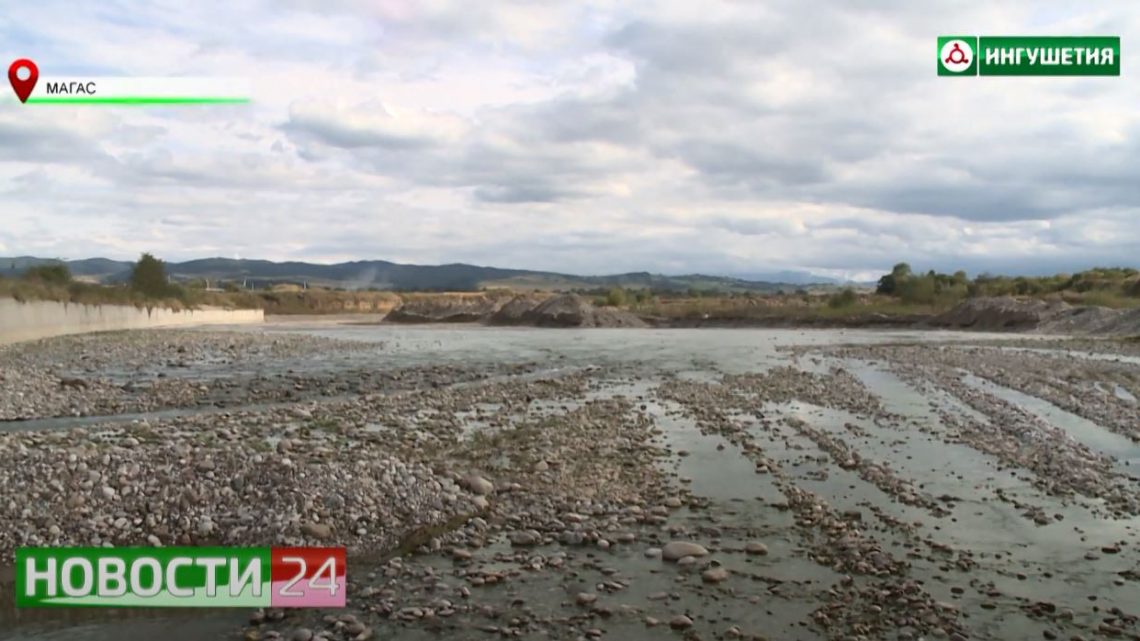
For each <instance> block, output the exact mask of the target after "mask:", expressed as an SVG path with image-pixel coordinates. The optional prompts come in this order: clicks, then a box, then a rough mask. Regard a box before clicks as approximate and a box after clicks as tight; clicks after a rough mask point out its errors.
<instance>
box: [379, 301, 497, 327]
mask: <svg viewBox="0 0 1140 641" xmlns="http://www.w3.org/2000/svg"><path fill="white" fill-rule="evenodd" d="M501 305H502V300H500V299H494V298H489V297H487V296H425V297H422V298H412V299H409V300H406V301H404V302H403V303H402V304H401V305H400V306H399V307H397V308H396V309H393V310H392V311H391V312H388V315H387V316H385V317H384V321H385V322H390V323H475V322H478V321H481V320H485V319H487V318H489V317H490V316H491V315H492V314H494V313H495V312H497V311H498V310H499V307H500V306H501Z"/></svg>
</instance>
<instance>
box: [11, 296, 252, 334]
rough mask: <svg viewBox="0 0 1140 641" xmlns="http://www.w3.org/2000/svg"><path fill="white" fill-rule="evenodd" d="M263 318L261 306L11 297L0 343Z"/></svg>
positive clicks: (246, 322)
mask: <svg viewBox="0 0 1140 641" xmlns="http://www.w3.org/2000/svg"><path fill="white" fill-rule="evenodd" d="M264 321H265V313H264V312H263V311H262V310H260V309H238V310H225V309H198V310H187V311H181V312H176V311H174V310H171V309H165V308H153V309H150V310H147V309H138V308H136V307H129V306H121V305H76V304H74V303H56V302H51V301H31V302H26V303H21V302H19V301H17V300H14V299H11V298H0V345H3V344H6V343H17V342H20V341H30V340H35V339H37V338H47V337H49V336H60V335H63V334H81V333H84V332H105V331H112V330H121V329H149V328H154V327H185V326H188V325H233V324H249V323H261V322H264Z"/></svg>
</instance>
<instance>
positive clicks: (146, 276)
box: [131, 254, 170, 298]
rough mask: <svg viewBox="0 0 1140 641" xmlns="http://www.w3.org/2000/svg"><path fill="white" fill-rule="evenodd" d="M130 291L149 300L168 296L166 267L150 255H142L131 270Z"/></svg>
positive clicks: (168, 285) (168, 286)
mask: <svg viewBox="0 0 1140 641" xmlns="http://www.w3.org/2000/svg"><path fill="white" fill-rule="evenodd" d="M131 289H134V290H135V291H137V292H139V293H141V294H143V295H144V296H147V297H149V298H162V297H164V296H166V295H168V294H169V292H170V284H169V283H168V282H167V280H166V265H165V264H164V263H163V262H162V261H161V260H159V259H157V258H155V257H154V256H152V255H151V254H143V255H142V257H141V258H139V262H137V263H135V266H134V269H132V270H131Z"/></svg>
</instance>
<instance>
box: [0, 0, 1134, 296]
mask: <svg viewBox="0 0 1140 641" xmlns="http://www.w3.org/2000/svg"><path fill="white" fill-rule="evenodd" d="M1079 4H1084V5H1086V6H1087V8H1080V9H1077V8H1074V7H1076V6H1078V5H1079ZM940 34H979V35H1001V34H1027V35H1032V34H1049V35H1119V36H1121V38H1122V49H1123V53H1122V58H1123V60H1122V69H1123V71H1122V74H1123V75H1122V76H1121V77H1119V78H1083V79H1082V78H939V77H938V76H937V75H936V67H935V58H936V52H935V49H936V47H935V41H936V37H937V36H938V35H940ZM1133 36H1140V6H1137V5H1136V3H1135V2H1133V1H1131V0H1118V1H1107V0H1106V1H1104V2H1097V3H1073V2H1049V1H1043V0H1015V1H1008V2H1001V3H994V2H979V1H977V0H974V1H971V2H948V1H942V0H933V1H924V2H910V1H904V0H834V1H830V2H824V1H816V2H803V1H801V0H774V1H767V0H754V1H753V0H747V1H746V0H736V1H731V2H717V1H715V0H702V1H701V2H692V1H689V0H660V1H655V2H642V1H638V0H633V1H621V2H617V1H614V2H604V1H589V2H586V1H580V2H561V1H558V0H543V1H542V2H537V1H534V2H529V1H528V2H523V1H494V2H491V1H489V2H446V1H443V0H234V1H231V2H224V3H223V2H185V1H183V0H170V1H166V0H161V1H155V2H148V1H144V0H137V1H130V2H125V1H121V0H101V1H100V2H83V3H76V2H62V1H60V2H56V1H54V0H37V1H36V2H19V3H16V2H9V3H5V7H4V10H3V12H0V50H2V52H3V53H4V54H6V57H4V64H7V63H8V61H10V60H13V59H15V58H18V57H29V58H32V59H33V60H35V61H36V62H37V63H38V66H39V69H40V74H41V76H83V75H91V76H212V75H215V76H241V77H245V78H248V79H249V80H250V82H251V83H252V86H253V98H254V102H253V103H252V104H251V105H247V106H241V105H239V106H210V107H205V106H192V107H179V108H143V107H131V108H108V107H102V106H89V107H49V106H23V105H20V104H18V103H17V102H16V101H15V98H14V97H13V96H12V95H11V94H7V95H6V96H5V97H4V98H3V100H0V255H23V254H31V255H38V256H58V257H64V258H81V257H90V256H107V257H111V258H120V259H132V258H135V257H136V256H137V255H138V254H139V253H140V252H142V251H152V252H155V253H156V254H158V255H160V256H162V257H164V258H166V259H169V260H182V259H188V258H198V257H206V256H227V257H242V258H253V257H256V258H268V259H274V260H281V259H295V260H312V261H320V262H334V261H342V260H353V259H364V258H383V259H388V260H394V261H400V262H416V263H439V262H454V261H463V262H474V263H479V264H491V265H497V266H504V267H525V268H535V269H550V270H559V271H568V272H578V273H605V272H618V271H631V270H652V271H661V272H667V273H686V272H695V271H700V272H715V273H730V274H750V273H758V272H766V271H771V270H776V269H805V270H810V271H814V272H817V273H825V274H832V275H839V274H843V275H852V276H866V275H871V274H875V273H878V272H880V271H881V270H883V269H885V268H888V267H889V266H890V265H891V264H893V263H894V262H897V261H899V260H907V261H909V262H911V263H912V264H913V265H915V266H916V267H917V268H921V269H926V268H937V269H946V270H952V269H957V268H965V269H967V270H969V271H971V272H979V271H983V270H989V271H1000V272H1016V273H1041V272H1049V273H1052V272H1056V271H1068V270H1074V269H1079V268H1084V267H1088V266H1091V265H1096V264H1132V265H1136V264H1137V263H1138V262H1140V259H1138V256H1140V251H1138V248H1140V82H1137V79H1136V77H1135V75H1134V72H1133V70H1137V69H1140V54H1134V53H1133V52H1134V51H1140V44H1137V43H1140V37H1133Z"/></svg>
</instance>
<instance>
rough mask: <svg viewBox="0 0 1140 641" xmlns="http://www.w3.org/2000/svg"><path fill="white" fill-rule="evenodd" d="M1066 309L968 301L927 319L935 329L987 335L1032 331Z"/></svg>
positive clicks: (1007, 299)
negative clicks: (989, 332) (984, 332)
mask: <svg viewBox="0 0 1140 641" xmlns="http://www.w3.org/2000/svg"><path fill="white" fill-rule="evenodd" d="M1067 309H1069V306H1068V305H1067V304H1066V303H1063V302H1049V301H1044V300H1041V299H1037V298H1034V299H1028V300H1023V299H1019V298H1013V297H1011V296H1003V297H1000V298H971V299H970V300H968V301H966V302H964V303H961V304H960V305H958V306H957V307H955V308H954V309H951V310H950V311H948V312H945V313H942V314H939V315H938V316H935V317H934V318H932V319H930V321H929V323H930V324H931V325H934V326H935V327H951V328H961V329H979V330H987V331H1001V330H1021V331H1025V330H1031V329H1036V328H1037V327H1038V326H1040V325H1041V324H1042V323H1044V322H1045V321H1047V320H1050V319H1053V318H1055V317H1057V316H1058V315H1059V314H1061V313H1063V312H1064V311H1066V310H1067Z"/></svg>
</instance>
